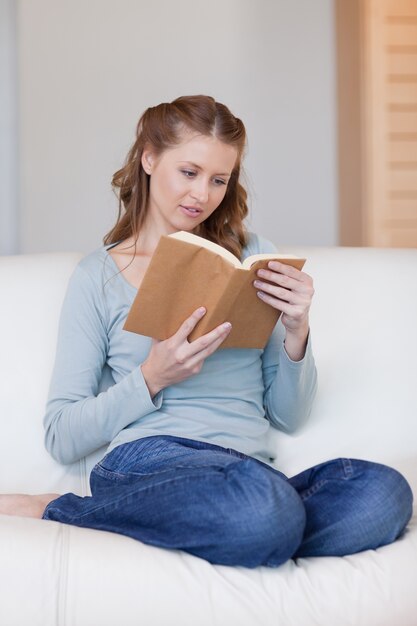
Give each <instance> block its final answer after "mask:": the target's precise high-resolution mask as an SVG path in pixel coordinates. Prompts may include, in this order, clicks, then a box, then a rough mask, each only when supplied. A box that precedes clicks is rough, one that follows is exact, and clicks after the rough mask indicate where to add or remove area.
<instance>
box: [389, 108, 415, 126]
mask: <svg viewBox="0 0 417 626" xmlns="http://www.w3.org/2000/svg"><path fill="white" fill-rule="evenodd" d="M401 107H402V108H401ZM387 125H388V129H389V132H390V133H408V134H409V133H410V129H411V130H413V129H416V128H417V103H416V104H414V103H413V104H409V105H400V104H388V112H387Z"/></svg>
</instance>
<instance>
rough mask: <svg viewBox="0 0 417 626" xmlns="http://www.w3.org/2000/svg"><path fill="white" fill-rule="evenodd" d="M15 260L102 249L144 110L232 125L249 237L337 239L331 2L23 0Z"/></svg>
mask: <svg viewBox="0 0 417 626" xmlns="http://www.w3.org/2000/svg"><path fill="white" fill-rule="evenodd" d="M18 50H19V91H20V155H21V161H20V176H21V251H22V252H29V251H53V250H81V251H88V250H90V249H93V248H95V247H97V246H98V245H100V243H101V238H102V236H103V235H104V233H105V232H106V231H107V230H108V229H109V228H110V227H111V226H112V224H113V222H114V220H115V217H116V208H117V203H116V199H115V197H114V196H113V194H112V192H111V190H110V180H111V177H112V174H113V172H114V171H115V170H116V169H118V168H119V167H120V166H121V164H122V161H123V159H124V157H125V154H126V152H127V150H128V148H129V146H130V144H131V142H132V141H133V136H134V129H135V125H136V122H137V119H138V117H139V115H140V114H141V113H142V111H143V110H144V109H145V108H147V107H148V106H151V105H154V104H157V103H159V102H161V101H169V100H172V99H173V98H175V97H177V96H179V95H183V94H194V93H207V94H210V95H213V96H214V97H215V98H216V99H218V100H220V101H221V102H224V103H225V104H227V105H228V106H229V107H230V108H231V109H232V111H233V112H234V113H235V114H236V115H238V116H239V117H241V118H242V119H243V121H244V122H245V124H246V126H247V130H248V133H249V151H248V156H247V159H246V170H247V172H248V179H249V190H250V193H251V198H252V202H251V204H252V208H253V211H252V214H253V215H252V217H251V223H252V228H254V229H255V230H258V232H260V233H262V234H264V235H266V236H269V237H270V238H271V239H273V240H274V241H275V242H276V243H278V244H284V243H285V244H318V245H332V244H335V243H337V241H336V239H337V235H336V231H337V209H336V162H335V158H336V145H335V144H336V138H335V130H336V128H335V126H336V125H335V109H336V103H335V76H334V42H333V8H332V0H314V2H311V0H256V1H255V0H209V1H207V0H176V1H175V2H173V1H172V0H152V2H142V1H140V0H35V1H34V0H19V2H18Z"/></svg>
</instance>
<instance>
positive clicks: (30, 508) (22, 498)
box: [0, 493, 60, 519]
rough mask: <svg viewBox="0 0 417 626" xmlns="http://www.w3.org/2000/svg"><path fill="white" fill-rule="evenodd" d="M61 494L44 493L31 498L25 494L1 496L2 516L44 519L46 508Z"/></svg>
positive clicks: (0, 509) (0, 510)
mask: <svg viewBox="0 0 417 626" xmlns="http://www.w3.org/2000/svg"><path fill="white" fill-rule="evenodd" d="M59 497H60V494H59V493H42V494H39V495H36V496H29V495H26V494H23V493H13V494H4V495H3V494H2V495H0V515H18V516H19V517H37V518H38V519H41V518H42V515H43V512H44V510H45V508H46V506H47V505H48V504H49V503H50V502H52V500H55V499H56V498H59Z"/></svg>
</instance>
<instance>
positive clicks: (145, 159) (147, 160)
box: [141, 148, 154, 174]
mask: <svg viewBox="0 0 417 626" xmlns="http://www.w3.org/2000/svg"><path fill="white" fill-rule="evenodd" d="M153 161H154V159H153V154H152V152H151V151H150V150H148V149H146V148H145V150H144V151H143V152H142V158H141V163H142V167H143V169H144V170H145V172H146V173H147V174H152V166H153Z"/></svg>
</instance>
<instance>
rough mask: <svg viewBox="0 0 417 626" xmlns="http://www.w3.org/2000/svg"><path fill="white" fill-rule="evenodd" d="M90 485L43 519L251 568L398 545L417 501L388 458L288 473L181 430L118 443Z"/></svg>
mask: <svg viewBox="0 0 417 626" xmlns="http://www.w3.org/2000/svg"><path fill="white" fill-rule="evenodd" d="M90 486H91V493H92V496H88V497H80V496H76V495H75V494H73V493H67V494H65V495H63V496H61V497H59V498H57V499H56V500H53V501H52V502H50V503H49V505H48V506H47V507H46V509H45V512H44V515H43V519H49V520H56V521H59V522H63V523H66V524H72V525H75V526H82V527H87V528H96V529H100V530H107V531H110V532H115V533H119V534H122V535H127V536H129V537H133V538H134V539H138V540H139V541H142V542H143V543H147V544H151V545H154V546H159V547H163V548H175V549H180V550H184V551H186V552H188V553H190V554H194V555H196V556H199V557H201V558H203V559H205V560H207V561H209V562H210V563H217V564H222V565H242V566H245V567H249V568H253V567H256V566H258V565H266V566H269V567H277V566H278V565H280V564H282V563H284V562H285V561H287V559H290V558H297V557H306V556H320V555H323V556H325V555H346V554H353V553H355V552H360V551H362V550H367V549H373V548H377V547H379V546H382V545H385V544H388V543H391V542H392V541H394V540H395V539H396V538H397V537H398V536H399V535H400V534H401V533H402V532H403V531H404V529H405V527H406V525H407V522H408V521H409V519H410V517H411V515H412V501H413V495H412V492H411V489H410V487H409V485H408V483H407V481H406V480H405V478H404V477H403V476H402V475H401V474H400V473H399V472H397V471H396V470H394V469H392V468H390V467H387V466H385V465H381V464H377V463H372V462H369V461H361V460H356V459H346V458H340V459H335V460H332V461H328V462H325V463H321V464H320V465H317V466H314V467H312V468H310V469H307V470H305V471H303V472H301V473H300V474H297V475H296V476H294V477H292V478H287V477H286V476H285V475H284V474H282V473H281V472H279V471H277V470H275V469H273V468H272V467H270V466H269V465H266V464H265V463H262V462H261V461H258V460H256V459H254V458H252V457H249V456H246V455H245V454H242V453H241V452H237V451H236V450H233V449H230V448H228V449H226V448H222V447H220V446H216V445H213V444H209V443H203V442H200V441H194V440H191V439H184V438H181V437H173V436H156V437H146V438H143V439H138V440H136V441H133V442H129V443H126V444H122V445H120V446H118V447H116V448H114V450H112V451H111V452H110V453H109V454H107V455H106V456H105V457H104V459H102V461H100V462H99V463H97V465H95V467H94V468H93V470H92V472H91V475H90Z"/></svg>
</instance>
